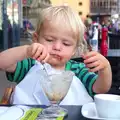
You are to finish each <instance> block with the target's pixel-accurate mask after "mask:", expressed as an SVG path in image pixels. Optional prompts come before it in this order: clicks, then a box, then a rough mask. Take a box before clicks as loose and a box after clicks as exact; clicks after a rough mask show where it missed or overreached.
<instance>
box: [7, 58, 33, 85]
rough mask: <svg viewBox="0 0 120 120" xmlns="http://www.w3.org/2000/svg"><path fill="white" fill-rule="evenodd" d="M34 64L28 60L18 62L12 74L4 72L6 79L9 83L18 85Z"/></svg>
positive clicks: (31, 60)
mask: <svg viewBox="0 0 120 120" xmlns="http://www.w3.org/2000/svg"><path fill="white" fill-rule="evenodd" d="M34 64H35V60H33V59H30V58H29V59H24V60H22V61H19V62H18V63H17V66H16V70H15V72H14V73H9V72H6V75H7V79H8V80H9V81H11V82H16V83H19V82H20V81H21V80H22V79H23V78H24V77H25V75H26V74H27V73H28V71H29V70H30V68H31V67H32V66H33V65H34Z"/></svg>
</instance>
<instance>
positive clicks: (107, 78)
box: [83, 51, 112, 93]
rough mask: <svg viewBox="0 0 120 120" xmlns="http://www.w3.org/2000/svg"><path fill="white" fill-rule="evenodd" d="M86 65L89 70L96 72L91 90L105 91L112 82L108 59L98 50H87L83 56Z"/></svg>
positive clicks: (96, 91)
mask: <svg viewBox="0 0 120 120" xmlns="http://www.w3.org/2000/svg"><path fill="white" fill-rule="evenodd" d="M83 58H84V59H85V60H84V63H85V64H86V67H88V68H89V70H90V71H91V72H98V78H97V80H96V81H95V83H94V84H93V92H95V93H105V92H107V91H108V90H109V89H110V87H111V84H112V72H111V66H110V64H109V61H108V60H107V59H106V58H105V57H104V56H102V55H101V54H99V53H98V52H94V51H92V52H89V53H87V54H86V55H84V56H83Z"/></svg>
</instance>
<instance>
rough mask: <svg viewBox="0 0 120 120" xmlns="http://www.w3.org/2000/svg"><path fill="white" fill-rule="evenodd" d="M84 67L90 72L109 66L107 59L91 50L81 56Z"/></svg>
mask: <svg viewBox="0 0 120 120" xmlns="http://www.w3.org/2000/svg"><path fill="white" fill-rule="evenodd" d="M82 57H83V59H84V63H85V64H86V67H88V68H89V71H91V72H97V71H99V70H103V69H105V68H107V67H108V66H109V62H108V60H107V59H106V58H105V57H104V56H103V55H101V54H100V53H98V52H95V51H91V52H88V53H86V54H85V55H83V56H82Z"/></svg>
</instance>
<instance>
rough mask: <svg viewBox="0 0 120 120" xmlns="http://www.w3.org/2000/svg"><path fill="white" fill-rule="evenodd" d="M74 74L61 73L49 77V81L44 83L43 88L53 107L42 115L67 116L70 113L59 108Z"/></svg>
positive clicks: (68, 72) (45, 110)
mask: <svg viewBox="0 0 120 120" xmlns="http://www.w3.org/2000/svg"><path fill="white" fill-rule="evenodd" d="M73 76H74V73H73V72H72V71H65V70H63V71H59V72H56V73H54V74H51V75H47V79H45V80H43V81H42V88H43V90H44V93H45V94H46V96H47V97H48V99H49V101H50V103H51V105H50V107H48V108H46V109H44V110H43V112H42V114H43V115H45V116H48V117H61V116H66V115H67V113H68V111H67V110H66V109H64V108H62V107H60V106H59V103H60V102H61V100H63V99H64V97H65V96H66V94H67V92H68V90H69V88H70V85H71V82H72V80H73Z"/></svg>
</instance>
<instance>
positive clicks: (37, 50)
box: [27, 43, 49, 62]
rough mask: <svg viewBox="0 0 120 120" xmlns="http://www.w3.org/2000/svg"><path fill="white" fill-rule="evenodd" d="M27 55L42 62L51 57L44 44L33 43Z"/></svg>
mask: <svg viewBox="0 0 120 120" xmlns="http://www.w3.org/2000/svg"><path fill="white" fill-rule="evenodd" d="M27 56H28V57H31V58H33V59H36V60H38V61H40V62H47V60H48V58H49V53H48V52H47V50H46V48H45V47H44V46H43V45H42V44H39V43H33V44H32V45H30V46H29V47H28V49H27Z"/></svg>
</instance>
